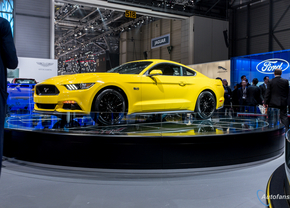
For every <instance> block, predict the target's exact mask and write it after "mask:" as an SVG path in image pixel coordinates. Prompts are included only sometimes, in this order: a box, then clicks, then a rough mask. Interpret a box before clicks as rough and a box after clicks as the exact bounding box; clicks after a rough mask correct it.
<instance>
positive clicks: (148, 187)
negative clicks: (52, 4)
mask: <svg viewBox="0 0 290 208" xmlns="http://www.w3.org/2000/svg"><path fill="white" fill-rule="evenodd" d="M282 163H284V157H283V156H280V157H278V158H276V159H273V160H269V161H262V162H261V161H260V162H258V163H252V164H245V165H238V166H227V167H221V168H214V169H213V168H207V169H182V170H143V171H138V170H102V169H77V168H60V167H56V166H44V165H36V166H35V164H32V163H21V162H17V163H15V162H13V161H4V162H3V165H4V166H5V167H4V168H3V169H2V175H1V179H0V207H1V208H2V207H3V208H10V207H11V208H21V207H29V208H38V207H69V208H77V207H89V208H91V207H92V208H111V207H112V208H123V207H124V208H131V207H132V208H137V207H138V208H142V207H144V208H145V207H146V208H147V207H150V208H155V207H156V208H162V207H164V208H167V207H174V208H177V207H178V208H192V207H198V208H211V207H212V208H235V207H237V208H240V207H241V208H242V207H243V208H244V207H247V208H254V207H255V208H256V207H257V208H258V207H264V206H263V205H262V204H261V202H260V201H259V199H258V198H257V194H256V193H257V190H265V188H266V185H267V181H268V179H269V177H270V175H271V174H272V173H273V171H274V170H275V169H276V168H277V167H278V166H280V165H281V164H282Z"/></svg>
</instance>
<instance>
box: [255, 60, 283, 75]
mask: <svg viewBox="0 0 290 208" xmlns="http://www.w3.org/2000/svg"><path fill="white" fill-rule="evenodd" d="M288 67H289V62H288V61H286V60H284V59H279V58H273V59H267V60H264V61H261V62H260V63H259V64H258V65H257V67H256V69H257V71H258V72H260V73H262V74H273V73H274V71H275V69H281V70H282V71H285V70H286V69H287V68H288Z"/></svg>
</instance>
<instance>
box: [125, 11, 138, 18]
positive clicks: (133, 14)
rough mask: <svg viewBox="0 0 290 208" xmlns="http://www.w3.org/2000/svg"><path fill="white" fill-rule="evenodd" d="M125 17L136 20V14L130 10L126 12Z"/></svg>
mask: <svg viewBox="0 0 290 208" xmlns="http://www.w3.org/2000/svg"><path fill="white" fill-rule="evenodd" d="M125 17H128V18H133V19H136V12H134V11H130V10H126V12H125Z"/></svg>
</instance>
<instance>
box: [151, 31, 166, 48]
mask: <svg viewBox="0 0 290 208" xmlns="http://www.w3.org/2000/svg"><path fill="white" fill-rule="evenodd" d="M169 44H170V34H167V35H163V36H161V37H158V38H153V39H151V48H158V47H161V46H165V45H169Z"/></svg>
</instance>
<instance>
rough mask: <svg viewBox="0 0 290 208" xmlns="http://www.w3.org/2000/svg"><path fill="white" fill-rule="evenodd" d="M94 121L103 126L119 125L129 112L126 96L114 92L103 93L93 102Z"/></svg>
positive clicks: (107, 90) (108, 90)
mask: <svg viewBox="0 0 290 208" xmlns="http://www.w3.org/2000/svg"><path fill="white" fill-rule="evenodd" d="M92 109H93V112H92V113H91V116H92V118H93V120H94V121H95V122H96V123H98V124H101V125H115V124H119V123H120V122H121V120H122V118H123V117H124V114H125V113H126V111H127V108H126V100H125V98H124V96H123V95H122V94H121V93H120V92H118V91H116V90H114V89H106V90H104V91H102V92H101V93H100V94H99V95H98V96H97V97H96V98H95V100H94V102H93V108H92Z"/></svg>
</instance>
